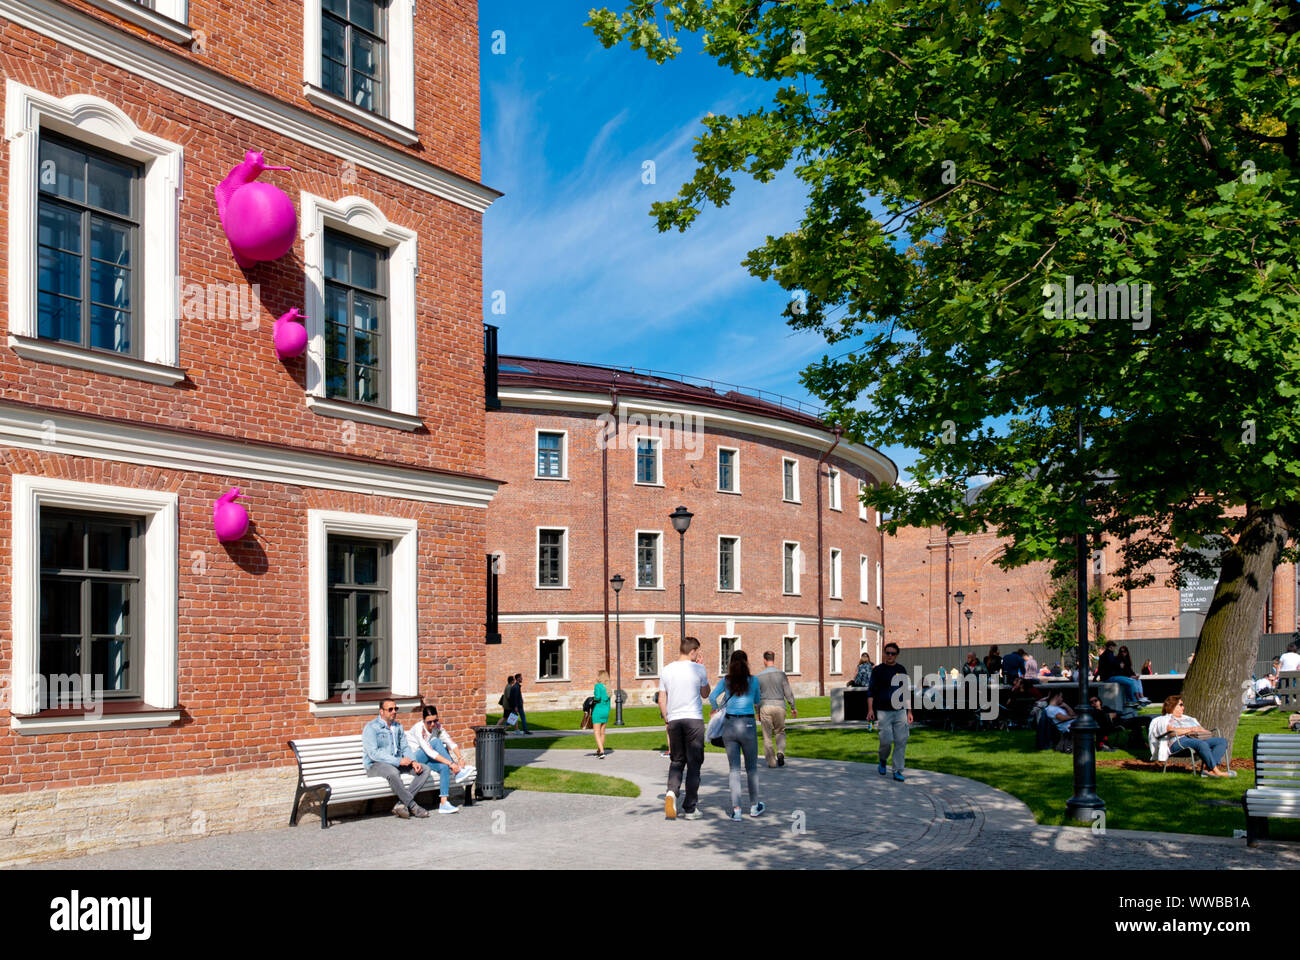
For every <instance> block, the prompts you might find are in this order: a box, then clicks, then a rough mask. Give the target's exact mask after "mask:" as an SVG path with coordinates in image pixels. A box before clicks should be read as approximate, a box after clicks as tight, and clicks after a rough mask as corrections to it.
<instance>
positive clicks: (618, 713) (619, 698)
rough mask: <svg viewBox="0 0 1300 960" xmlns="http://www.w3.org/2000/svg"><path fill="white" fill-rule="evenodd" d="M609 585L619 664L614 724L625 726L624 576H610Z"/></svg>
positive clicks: (616, 654)
mask: <svg viewBox="0 0 1300 960" xmlns="http://www.w3.org/2000/svg"><path fill="white" fill-rule="evenodd" d="M609 585H610V586H611V587H613V588H614V651H615V654H614V657H615V662H616V663H617V664H618V668H617V669H618V679H617V681H616V682H617V686H616V687H615V688H614V726H616V727H621V726H623V634H622V631H620V630H619V627H620V623H619V619H620V616H619V615H620V613H621V612H622V611H621V607H620V606H619V602H618V593H619V591H620V590H622V589H623V577H622V576H621V575H620V574H617V573H616V574H614V575H613V576H612V577H610V578H609ZM606 662H607V663H608V661H606Z"/></svg>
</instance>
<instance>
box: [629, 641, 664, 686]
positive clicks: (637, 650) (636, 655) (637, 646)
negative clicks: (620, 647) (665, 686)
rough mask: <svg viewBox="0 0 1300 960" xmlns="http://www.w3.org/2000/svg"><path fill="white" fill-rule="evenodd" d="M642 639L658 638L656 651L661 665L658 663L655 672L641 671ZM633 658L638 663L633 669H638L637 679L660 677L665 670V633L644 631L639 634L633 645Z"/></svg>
mask: <svg viewBox="0 0 1300 960" xmlns="http://www.w3.org/2000/svg"><path fill="white" fill-rule="evenodd" d="M642 640H657V641H658V643H657V644H656V645H655V652H656V656H657V657H658V660H659V665H658V667H656V668H655V672H654V673H642V672H641V641H642ZM632 659H633V661H634V662H635V663H636V666H635V667H633V670H635V671H636V679H638V680H644V679H649V678H652V677H658V676H659V675H660V674H662V673H663V672H664V638H663V634H660V633H642V634H637V637H636V640H635V642H634V644H633V646H632Z"/></svg>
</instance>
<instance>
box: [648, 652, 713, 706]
mask: <svg viewBox="0 0 1300 960" xmlns="http://www.w3.org/2000/svg"><path fill="white" fill-rule="evenodd" d="M708 685H709V673H708V671H707V670H705V669H704V665H703V664H702V663H694V662H693V661H690V660H674V661H673V662H672V663H670V664H668V666H666V667H664V668H663V669H662V670H660V671H659V690H660V692H661V693H662V694H663V695H664V696H665V697H667V700H665V703H666V704H667V710H668V719H669V721H672V720H703V719H704V704H703V703H702V702H701V701H700V687H707V686H708Z"/></svg>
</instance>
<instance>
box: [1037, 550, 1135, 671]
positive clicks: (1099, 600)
mask: <svg viewBox="0 0 1300 960" xmlns="http://www.w3.org/2000/svg"><path fill="white" fill-rule="evenodd" d="M1049 589H1050V592H1049V593H1048V596H1047V603H1046V609H1045V610H1044V611H1043V619H1042V620H1040V621H1039V623H1038V625H1037V626H1035V627H1034V628H1033V629H1032V630H1030V631H1029V632H1028V633H1027V634H1025V641H1026V642H1028V643H1043V644H1046V645H1047V646H1048V647H1049V648H1051V649H1052V650H1060V651H1063V652H1066V653H1069V652H1070V651H1073V650H1077V649H1078V646H1079V593H1078V588H1077V584H1076V581H1075V575H1074V569H1073V568H1070V569H1069V570H1066V571H1064V572H1062V573H1060V574H1057V575H1055V576H1053V577H1052V580H1051V585H1050V588H1049ZM1119 596H1120V594H1119V592H1118V591H1116V590H1106V591H1102V590H1089V591H1088V619H1089V621H1090V622H1091V623H1092V629H1091V631H1090V635H1091V638H1092V643H1094V644H1102V643H1105V642H1106V635H1105V634H1104V633H1102V627H1104V626H1105V624H1106V601H1107V600H1114V599H1118V597H1119Z"/></svg>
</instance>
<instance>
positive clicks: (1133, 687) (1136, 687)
mask: <svg viewBox="0 0 1300 960" xmlns="http://www.w3.org/2000/svg"><path fill="white" fill-rule="evenodd" d="M1097 679H1098V680H1100V681H1101V682H1102V683H1118V684H1119V685H1120V688H1121V689H1122V690H1123V691H1124V699H1125V700H1126V701H1127V702H1128V703H1144V702H1148V703H1149V702H1150V701H1148V700H1147V699H1146V698H1145V697H1144V696H1142V686H1141V684H1139V683H1138V681H1136V680H1134V679H1133V678H1132V677H1126V676H1124V671H1123V669H1122V668H1121V667H1120V663H1119V657H1117V656H1116V655H1115V641H1114V640H1107V641H1106V648H1105V649H1104V650H1103V651H1102V653H1101V658H1100V659H1099V660H1098V661H1097Z"/></svg>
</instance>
